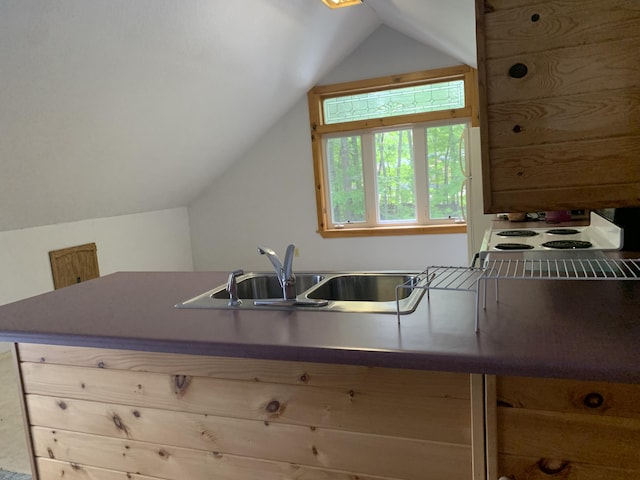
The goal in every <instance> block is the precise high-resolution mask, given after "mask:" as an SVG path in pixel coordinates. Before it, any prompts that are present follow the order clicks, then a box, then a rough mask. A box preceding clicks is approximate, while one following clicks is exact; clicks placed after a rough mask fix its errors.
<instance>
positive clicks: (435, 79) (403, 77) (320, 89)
mask: <svg viewBox="0 0 640 480" xmlns="http://www.w3.org/2000/svg"><path fill="white" fill-rule="evenodd" d="M470 68H471V67H469V66H467V65H456V66H453V67H444V68H435V69H432V70H422V71H419V72H411V73H402V74H398V75H386V76H383V77H375V78H369V79H365V80H354V81H349V82H342V83H334V84H332V85H318V86H315V87H313V88H312V89H311V90H309V95H311V96H314V97H317V98H319V101H320V102H321V101H322V100H323V99H325V98H329V97H338V96H340V95H353V94H356V93H367V92H374V91H376V90H384V89H387V88H394V87H398V88H402V87H410V86H412V85H422V84H425V83H439V82H446V81H450V80H457V79H462V78H463V77H464V75H465V74H466V73H467V72H468V71H469V69H470ZM323 123H324V122H323Z"/></svg>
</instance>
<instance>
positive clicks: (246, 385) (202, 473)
mask: <svg viewBox="0 0 640 480" xmlns="http://www.w3.org/2000/svg"><path fill="white" fill-rule="evenodd" d="M18 353H19V360H20V370H21V377H22V380H23V385H24V387H23V388H24V392H25V397H26V405H27V412H28V417H29V424H30V433H31V438H32V443H33V449H34V451H35V456H36V464H37V470H38V475H39V478H40V480H50V479H64V480H76V479H87V478H91V479H105V480H111V479H121V478H122V479H124V478H129V479H135V480H153V479H154V478H163V479H180V480H184V479H189V480H199V479H202V480H205V479H206V480H208V479H211V478H216V479H234V480H235V479H243V480H247V479H260V480H265V479H267V480H268V479H279V480H282V479H294V478H295V479H305V480H321V479H322V480H328V479H336V480H352V479H355V478H357V479H360V480H375V479H377V480H382V479H386V480H392V479H405V480H414V479H415V480H425V479H443V480H444V479H446V480H451V479H460V480H469V479H472V478H475V479H481V478H484V470H485V463H484V462H485V460H484V459H485V455H484V452H485V447H484V424H483V418H484V407H483V406H484V402H483V392H484V391H483V386H482V381H483V379H482V376H481V375H468V374H460V373H443V372H424V371H415V370H396V369H387V368H377V367H362V366H349V365H328V364H316V363H299V362H283V361H267V360H254V359H240V358H221V357H206V356H195V355H193V356H192V355H174V354H162V353H145V352H135V351H118V350H107V349H90V348H72V347H59V346H46V345H30V344H20V345H19V348H18Z"/></svg>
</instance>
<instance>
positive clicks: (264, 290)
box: [176, 272, 426, 314]
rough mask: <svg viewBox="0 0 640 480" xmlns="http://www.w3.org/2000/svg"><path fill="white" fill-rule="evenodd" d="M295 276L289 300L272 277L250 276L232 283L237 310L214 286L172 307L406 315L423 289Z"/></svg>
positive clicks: (393, 282)
mask: <svg viewBox="0 0 640 480" xmlns="http://www.w3.org/2000/svg"><path fill="white" fill-rule="evenodd" d="M295 277H296V282H295V285H296V298H295V300H284V299H283V298H282V297H283V295H282V287H281V286H280V283H279V281H278V278H277V277H276V275H275V274H274V273H260V272H253V273H245V274H242V275H240V276H238V277H237V278H236V284H237V295H238V297H239V298H240V300H241V303H240V304H239V305H229V293H228V292H227V290H226V285H220V286H218V287H216V288H214V289H213V290H210V291H208V292H205V293H203V294H201V295H198V296H197V297H194V298H191V299H189V300H186V301H185V302H182V303H179V304H177V305H176V307H177V308H201V309H226V310H237V309H286V310H289V309H309V310H314V311H327V312H354V313H358V312H359V313H393V314H395V313H398V314H406V313H411V312H413V311H414V310H415V309H416V307H417V306H418V303H419V302H420V300H421V298H422V296H423V294H424V292H425V289H424V287H425V286H426V279H425V278H423V277H421V276H420V275H419V274H418V273H407V272H342V273H339V272H331V273H296V274H295ZM416 287H417V288H416Z"/></svg>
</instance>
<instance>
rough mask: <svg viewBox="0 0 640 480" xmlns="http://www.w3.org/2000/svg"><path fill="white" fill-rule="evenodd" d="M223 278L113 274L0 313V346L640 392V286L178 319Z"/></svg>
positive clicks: (190, 313) (567, 285) (584, 286)
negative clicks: (480, 301) (633, 386)
mask: <svg viewBox="0 0 640 480" xmlns="http://www.w3.org/2000/svg"><path fill="white" fill-rule="evenodd" d="M225 280H226V274H224V273H212V272H209V273H206V272H195V273H193V272H183V273H159V272H153V273H145V272H123V273H116V274H112V275H107V276H104V277H102V278H99V279H96V280H91V281H88V282H84V283H81V284H78V285H74V286H72V287H67V288H64V289H61V290H57V291H54V292H50V293H46V294H43V295H39V296H36V297H33V298H30V299H26V300H22V301H19V302H15V303H12V304H8V305H5V306H2V307H0V341H10V342H34V343H51V344H62V345H77V346H91V347H105V348H122V349H136V350H147V351H162V352H176V353H190V354H201V355H222V356H237V357H256V358H265V359H279V360H294V361H313V362H329V363H349V364H359V365H377V366H388V367H400V368H418V369H430V370H446V371H461V372H475V373H491V374H509V375H525V376H546V377H565V378H579V379H593V380H611V381H619V382H630V383H640V281H578V280H562V281H559V280H556V281H548V280H547V281H538V280H508V281H501V283H500V302H499V303H496V302H495V301H494V291H493V282H489V283H488V284H489V292H488V296H487V299H488V300H487V309H486V311H485V310H482V309H480V331H479V333H477V334H476V333H475V332H474V315H475V314H474V311H475V297H474V295H473V294H472V293H469V292H460V291H432V292H431V300H430V301H427V298H426V296H425V297H424V298H423V300H422V302H421V303H420V305H419V307H418V309H417V310H416V311H415V312H414V313H413V314H411V315H405V316H402V319H401V324H400V326H398V323H397V320H396V316H395V315H384V314H357V313H356V314H344V313H327V312H309V311H297V312H296V311H291V312H288V311H280V310H265V311H255V310H244V311H228V310H185V309H175V308H174V307H173V305H174V304H176V303H178V302H181V301H184V300H186V299H187V298H191V297H193V296H195V295H198V294H200V293H202V292H205V291H207V290H210V289H212V288H213V287H215V286H217V285H219V284H222V283H224V282H225Z"/></svg>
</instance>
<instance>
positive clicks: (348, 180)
mask: <svg viewBox="0 0 640 480" xmlns="http://www.w3.org/2000/svg"><path fill="white" fill-rule="evenodd" d="M361 147H362V139H361V138H360V136H359V135H354V136H349V137H338V138H329V139H327V144H326V155H327V169H328V173H329V187H330V190H329V196H330V199H329V203H330V208H331V221H332V222H333V223H357V222H364V221H365V220H366V212H365V203H364V175H363V172H362V148H361Z"/></svg>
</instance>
